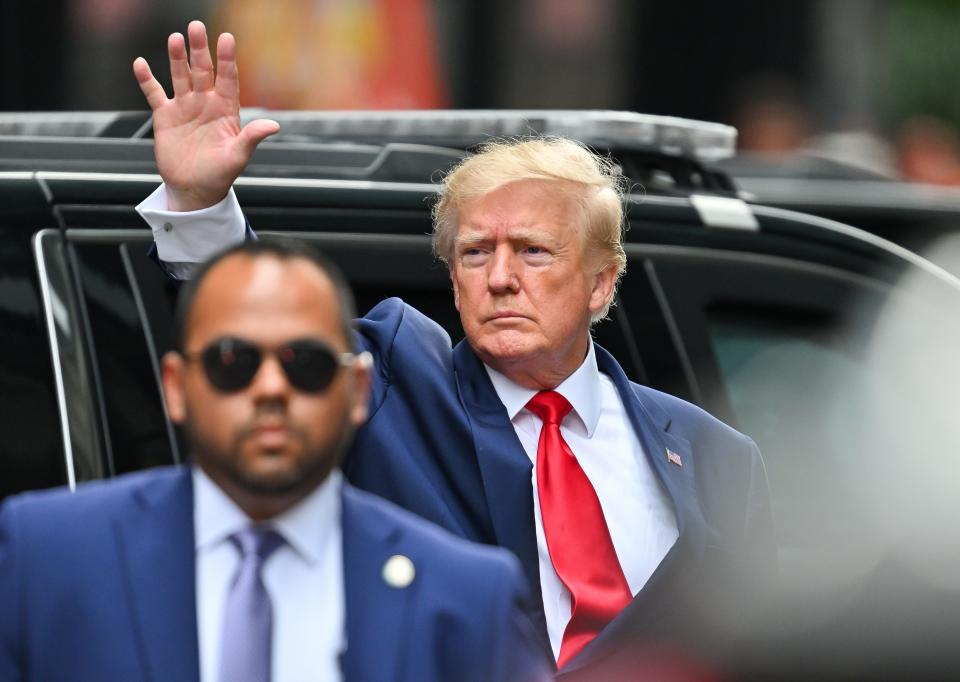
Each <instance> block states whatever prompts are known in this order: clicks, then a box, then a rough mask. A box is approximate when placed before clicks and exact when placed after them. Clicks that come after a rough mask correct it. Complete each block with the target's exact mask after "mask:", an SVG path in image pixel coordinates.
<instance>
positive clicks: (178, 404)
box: [160, 351, 187, 424]
mask: <svg viewBox="0 0 960 682" xmlns="http://www.w3.org/2000/svg"><path fill="white" fill-rule="evenodd" d="M160 369H161V377H162V379H163V399H164V402H165V403H166V405H167V415H168V416H169V417H170V421H172V422H173V423H174V424H182V423H183V421H184V420H185V419H186V416H187V402H186V397H185V393H184V385H183V383H184V370H185V369H186V363H185V362H184V361H183V356H181V355H180V354H179V353H176V352H174V351H170V352H169V353H167V354H166V355H164V356H163V359H162V360H161V361H160Z"/></svg>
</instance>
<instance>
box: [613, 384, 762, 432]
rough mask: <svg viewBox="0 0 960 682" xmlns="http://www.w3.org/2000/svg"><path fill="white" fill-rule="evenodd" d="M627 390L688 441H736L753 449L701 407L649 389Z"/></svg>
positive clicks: (727, 426) (633, 385) (635, 385)
mask: <svg viewBox="0 0 960 682" xmlns="http://www.w3.org/2000/svg"><path fill="white" fill-rule="evenodd" d="M630 388H631V389H632V391H633V396H634V397H635V398H636V399H637V400H638V401H639V402H640V404H641V405H644V406H645V407H647V408H648V410H650V411H655V410H660V411H662V413H663V415H665V417H666V419H667V420H668V421H669V426H670V431H672V432H682V433H683V435H684V437H686V438H688V439H690V440H695V439H698V438H702V437H710V438H719V439H723V440H729V441H731V442H736V443H739V444H741V445H743V446H744V447H747V448H749V449H753V448H755V447H756V446H755V445H754V443H753V440H751V439H750V437H749V436H747V435H745V434H743V433H741V432H739V431H737V430H736V429H735V428H733V427H732V426H730V425H729V424H727V423H725V422H723V421H721V420H719V419H717V418H716V417H714V416H713V415H712V414H710V413H709V412H707V411H706V410H704V409H703V408H702V407H698V406H697V405H694V404H693V403H690V402H688V401H686V400H683V399H682V398H678V397H676V396H674V395H670V394H669V393H664V392H663V391H658V390H656V389H653V388H650V387H649V386H642V385H640V384H636V383H633V382H630ZM651 408H653V409H652V410H651Z"/></svg>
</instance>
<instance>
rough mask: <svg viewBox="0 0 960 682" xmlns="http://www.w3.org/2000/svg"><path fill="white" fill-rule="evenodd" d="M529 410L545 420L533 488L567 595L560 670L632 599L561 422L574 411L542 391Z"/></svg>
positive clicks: (564, 401) (559, 398)
mask: <svg viewBox="0 0 960 682" xmlns="http://www.w3.org/2000/svg"><path fill="white" fill-rule="evenodd" d="M527 409H528V410H530V411H531V412H533V413H534V414H535V415H537V416H538V417H540V419H541V420H543V428H542V429H541V430H540V442H539V444H538V445H537V488H538V494H539V497H540V515H541V516H542V518H543V533H544V535H545V536H546V539H547V549H548V550H549V551H550V560H551V561H552V562H553V567H554V569H556V571H557V575H558V576H560V580H561V581H562V582H563V584H564V586H565V587H566V588H567V589H568V590H569V591H570V602H571V604H570V606H571V609H570V611H571V613H570V622H569V623H567V627H566V630H564V632H563V642H562V643H561V645H560V656H559V657H558V659H557V666H558V667H560V668H562V667H563V666H564V665H566V663H567V662H568V661H569V660H570V659H571V658H573V657H574V656H576V655H577V653H579V652H580V650H581V649H583V647H585V646H586V645H587V644H588V643H589V642H590V641H591V640H592V639H593V638H594V637H596V636H597V634H598V633H599V632H600V631H601V630H602V629H603V628H604V626H606V624H607V623H609V622H610V621H611V620H613V619H614V618H615V617H616V615H617V614H618V613H620V611H622V610H623V609H624V607H626V606H627V604H629V603H630V600H631V599H632V598H633V597H632V595H631V594H630V586H629V585H627V579H626V578H625V577H624V576H623V570H622V569H621V568H620V562H619V561H618V560H617V553H616V551H614V549H613V541H612V540H611V539H610V531H609V530H608V529H607V522H606V521H605V520H604V518H603V510H602V509H601V508H600V500H599V499H597V493H596V492H594V490H593V486H592V485H590V480H589V479H588V478H587V476H586V474H584V473H583V469H581V468H580V464H579V462H577V458H576V457H575V456H574V454H573V452H571V451H570V446H568V445H567V443H566V442H565V441H564V440H563V436H561V435H560V422H561V421H563V418H564V417H565V416H566V415H567V413H568V412H570V410H571V409H572V408H571V406H570V403H569V402H567V399H566V398H564V397H563V396H562V395H560V394H559V393H555V392H553V391H541V392H540V393H538V394H537V395H535V396H533V398H531V399H530V402H528V403H527Z"/></svg>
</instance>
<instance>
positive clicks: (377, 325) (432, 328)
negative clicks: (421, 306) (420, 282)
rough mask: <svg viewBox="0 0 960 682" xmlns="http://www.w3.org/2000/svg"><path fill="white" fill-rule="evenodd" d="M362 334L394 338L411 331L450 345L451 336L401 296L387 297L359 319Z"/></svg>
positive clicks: (358, 325)
mask: <svg viewBox="0 0 960 682" xmlns="http://www.w3.org/2000/svg"><path fill="white" fill-rule="evenodd" d="M357 328H358V331H359V333H360V335H361V336H363V337H370V338H374V339H393V338H395V337H396V336H397V335H398V334H400V333H403V332H406V331H410V332H414V333H419V334H426V335H427V336H428V338H430V337H436V338H437V339H438V340H440V341H445V342H446V345H447V347H448V348H449V346H450V336H449V335H448V334H447V333H446V332H445V331H444V330H443V327H441V326H440V325H439V324H437V323H436V322H434V321H433V320H431V319H430V318H429V317H427V316H426V315H424V314H423V313H421V312H420V311H419V310H417V309H416V308H414V307H413V306H411V305H409V304H407V303H405V302H404V301H403V300H402V299H400V298H396V297H393V298H387V299H384V300H383V301H381V302H380V303H378V304H377V305H375V306H374V307H373V308H371V309H370V311H369V312H368V313H367V314H366V315H364V316H363V317H361V318H360V319H359V320H357Z"/></svg>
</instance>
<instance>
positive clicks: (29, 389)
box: [0, 225, 67, 500]
mask: <svg viewBox="0 0 960 682" xmlns="http://www.w3.org/2000/svg"><path fill="white" fill-rule="evenodd" d="M32 233H33V231H32V230H29V229H21V227H20V226H4V225H0V386H2V387H3V393H4V396H3V400H2V406H3V409H0V434H3V435H2V438H0V500H2V499H3V498H4V497H6V496H7V495H11V494H13V493H17V492H21V491H23V490H31V489H35V488H48V487H51V486H56V485H63V484H64V483H66V482H67V476H66V465H65V460H64V450H63V441H62V439H61V432H60V418H59V415H58V413H57V397H56V393H55V391H54V381H53V367H52V364H51V363H52V360H51V355H50V345H49V343H48V342H47V330H46V321H45V319H44V312H43V305H42V299H43V294H42V292H41V290H40V282H39V280H38V278H37V272H36V265H35V262H36V260H35V258H34V254H33V252H32V247H31V241H30V237H31V236H32Z"/></svg>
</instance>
